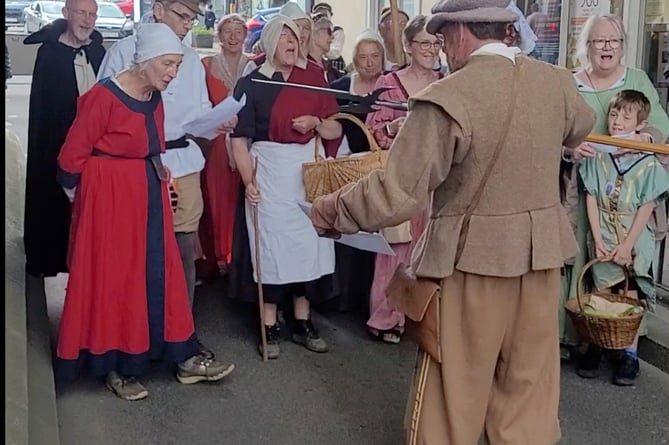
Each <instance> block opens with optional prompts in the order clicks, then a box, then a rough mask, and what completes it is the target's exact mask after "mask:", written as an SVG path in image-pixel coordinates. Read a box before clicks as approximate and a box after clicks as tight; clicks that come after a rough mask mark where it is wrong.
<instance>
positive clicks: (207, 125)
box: [184, 95, 246, 140]
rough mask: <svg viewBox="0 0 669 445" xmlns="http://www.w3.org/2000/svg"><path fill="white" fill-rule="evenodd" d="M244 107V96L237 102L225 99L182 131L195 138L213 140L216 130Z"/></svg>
mask: <svg viewBox="0 0 669 445" xmlns="http://www.w3.org/2000/svg"><path fill="white" fill-rule="evenodd" d="M244 105H246V95H243V96H242V97H241V99H240V100H239V102H238V101H236V100H235V98H234V97H232V96H230V97H227V98H226V99H225V100H224V101H223V102H221V103H220V104H218V105H216V106H215V107H213V108H212V109H211V110H210V111H208V112H206V113H204V114H202V115H201V116H199V117H198V118H196V119H193V120H192V121H190V122H188V123H187V124H185V125H184V131H185V132H186V133H188V134H191V135H193V136H195V137H199V138H205V139H209V140H212V139H215V138H216V136H218V135H219V132H218V131H217V128H218V127H220V126H221V125H222V124H223V123H225V122H228V121H230V120H231V119H232V118H233V117H235V116H236V115H237V113H239V110H241V109H242V108H244Z"/></svg>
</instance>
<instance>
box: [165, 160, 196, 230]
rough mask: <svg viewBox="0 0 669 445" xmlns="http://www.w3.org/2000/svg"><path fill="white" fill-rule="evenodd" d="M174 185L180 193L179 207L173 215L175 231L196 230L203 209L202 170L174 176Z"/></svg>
mask: <svg viewBox="0 0 669 445" xmlns="http://www.w3.org/2000/svg"><path fill="white" fill-rule="evenodd" d="M172 185H173V186H174V190H175V191H176V192H177V195H178V197H177V209H176V212H174V217H173V221H174V231H175V232H177V233H178V232H186V233H190V232H196V231H197V229H198V226H199V225H200V217H201V216H202V209H203V201H202V190H201V189H200V172H197V173H191V174H190V175H186V176H181V177H179V178H174V179H173V180H172Z"/></svg>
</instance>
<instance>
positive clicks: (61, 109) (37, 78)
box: [23, 0, 105, 277]
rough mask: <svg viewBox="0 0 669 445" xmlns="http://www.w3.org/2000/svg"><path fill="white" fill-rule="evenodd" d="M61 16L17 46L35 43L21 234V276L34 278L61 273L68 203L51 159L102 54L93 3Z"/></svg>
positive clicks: (68, 8)
mask: <svg viewBox="0 0 669 445" xmlns="http://www.w3.org/2000/svg"><path fill="white" fill-rule="evenodd" d="M63 16H64V17H65V19H59V20H56V21H54V22H53V23H51V24H49V25H47V26H45V27H44V28H42V29H41V30H39V31H37V32H36V33H34V34H31V35H29V36H28V37H26V39H25V40H24V41H23V43H24V44H26V45H33V44H41V46H40V48H39V50H38V51H37V58H36V60H35V69H34V71H33V80H32V85H31V90H30V110H29V118H28V162H27V175H26V202H25V222H24V230H23V240H24V246H25V253H26V272H27V273H29V274H30V275H33V276H37V277H45V276H47V277H48V276H55V275H57V274H58V273H60V272H67V264H66V259H67V248H68V240H69V230H70V199H68V196H66V194H65V192H64V191H63V189H62V188H61V187H60V186H59V185H58V183H57V182H56V158H57V157H58V153H59V151H60V147H61V146H62V145H63V142H64V141H65V136H66V135H67V132H68V130H69V128H70V125H71V124H72V121H73V120H74V116H75V114H76V111H77V98H78V97H79V96H80V95H82V94H84V93H85V92H86V91H88V89H89V88H90V87H92V86H93V85H94V84H95V79H96V74H97V71H98V68H99V66H100V62H102V58H103V57H104V53H105V49H104V47H103V46H102V36H101V35H100V33H99V32H97V31H95V21H96V19H97V3H96V2H95V0H67V1H66V3H65V6H64V7H63Z"/></svg>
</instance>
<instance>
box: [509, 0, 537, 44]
mask: <svg viewBox="0 0 669 445" xmlns="http://www.w3.org/2000/svg"><path fill="white" fill-rule="evenodd" d="M506 9H508V10H509V11H511V12H513V13H514V14H516V15H517V16H518V21H516V22H515V23H514V24H513V27H514V28H516V31H517V32H518V34H520V45H519V46H520V50H521V51H522V52H523V53H525V54H529V53H531V52H532V51H534V47H535V45H536V43H537V36H536V34H534V31H532V28H531V27H530V24H529V23H527V19H526V18H525V16H524V15H523V13H522V11H521V10H520V9H518V6H516V2H515V1H510V2H509V6H507V7H506Z"/></svg>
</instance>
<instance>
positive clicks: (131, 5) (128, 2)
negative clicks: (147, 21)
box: [113, 0, 135, 17]
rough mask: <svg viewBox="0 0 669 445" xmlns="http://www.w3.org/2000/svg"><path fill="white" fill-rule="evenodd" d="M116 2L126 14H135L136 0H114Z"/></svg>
mask: <svg viewBox="0 0 669 445" xmlns="http://www.w3.org/2000/svg"><path fill="white" fill-rule="evenodd" d="M113 1H114V3H116V4H117V5H118V7H119V8H121V11H123V14H125V15H126V16H128V15H129V16H130V17H134V16H135V1H134V0H113Z"/></svg>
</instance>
